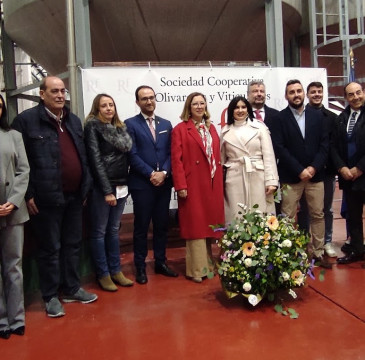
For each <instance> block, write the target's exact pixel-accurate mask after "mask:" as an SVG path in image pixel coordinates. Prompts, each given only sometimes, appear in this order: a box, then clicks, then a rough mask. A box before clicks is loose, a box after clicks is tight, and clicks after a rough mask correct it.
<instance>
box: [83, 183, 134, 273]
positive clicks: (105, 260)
mask: <svg viewBox="0 0 365 360" xmlns="http://www.w3.org/2000/svg"><path fill="white" fill-rule="evenodd" d="M126 200H127V197H124V198H120V199H118V200H117V205H116V206H110V205H108V204H107V203H106V201H105V198H104V195H103V194H102V193H101V192H100V191H99V190H98V189H96V188H94V190H93V191H92V194H91V195H90V197H89V200H88V202H89V215H90V235H89V238H90V245H91V254H92V257H93V260H94V263H95V267H96V275H97V277H98V278H101V277H104V276H107V275H114V274H116V273H118V272H119V271H120V250H119V227H120V221H121V217H122V214H123V210H124V206H125V203H126Z"/></svg>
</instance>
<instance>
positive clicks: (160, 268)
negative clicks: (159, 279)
mask: <svg viewBox="0 0 365 360" xmlns="http://www.w3.org/2000/svg"><path fill="white" fill-rule="evenodd" d="M155 273H156V274H161V275H165V276H169V277H178V276H179V274H177V273H176V272H175V271H172V270H171V269H170V268H169V267H168V266H167V265H166V264H165V263H162V264H157V265H155Z"/></svg>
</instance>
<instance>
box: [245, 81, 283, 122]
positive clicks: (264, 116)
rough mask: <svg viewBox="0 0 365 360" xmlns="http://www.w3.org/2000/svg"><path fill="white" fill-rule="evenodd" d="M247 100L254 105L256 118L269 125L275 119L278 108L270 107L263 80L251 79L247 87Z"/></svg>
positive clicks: (253, 109)
mask: <svg viewBox="0 0 365 360" xmlns="http://www.w3.org/2000/svg"><path fill="white" fill-rule="evenodd" d="M247 100H248V102H249V103H250V104H251V106H252V111H253V113H254V115H255V118H256V119H257V120H260V121H264V122H265V124H266V125H267V126H269V124H270V122H271V121H272V120H273V118H274V117H275V115H277V114H278V113H279V111H278V110H276V109H273V108H271V107H268V106H267V105H266V104H265V101H266V89H265V84H264V83H263V82H262V81H251V82H250V83H249V84H248V87H247Z"/></svg>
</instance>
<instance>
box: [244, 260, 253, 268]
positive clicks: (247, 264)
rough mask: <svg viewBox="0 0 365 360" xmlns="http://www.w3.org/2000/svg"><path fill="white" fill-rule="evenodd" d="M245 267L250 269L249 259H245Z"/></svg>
mask: <svg viewBox="0 0 365 360" xmlns="http://www.w3.org/2000/svg"><path fill="white" fill-rule="evenodd" d="M245 265H246V266H247V267H250V266H251V265H252V259H251V258H246V259H245Z"/></svg>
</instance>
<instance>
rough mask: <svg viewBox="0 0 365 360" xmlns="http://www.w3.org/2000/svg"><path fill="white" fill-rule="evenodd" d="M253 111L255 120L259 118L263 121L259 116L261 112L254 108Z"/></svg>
mask: <svg viewBox="0 0 365 360" xmlns="http://www.w3.org/2000/svg"><path fill="white" fill-rule="evenodd" d="M254 113H255V118H256V119H257V120H259V121H264V119H263V118H262V116H261V114H260V110H258V109H256V110H255V111H254Z"/></svg>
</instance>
